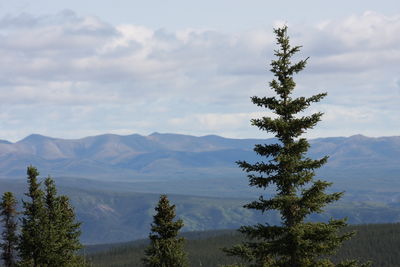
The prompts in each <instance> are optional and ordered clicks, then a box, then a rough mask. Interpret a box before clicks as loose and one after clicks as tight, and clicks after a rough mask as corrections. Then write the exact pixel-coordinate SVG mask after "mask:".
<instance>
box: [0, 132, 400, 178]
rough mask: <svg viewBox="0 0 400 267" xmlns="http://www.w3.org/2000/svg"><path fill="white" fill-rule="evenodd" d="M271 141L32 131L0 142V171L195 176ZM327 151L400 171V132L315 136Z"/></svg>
mask: <svg viewBox="0 0 400 267" xmlns="http://www.w3.org/2000/svg"><path fill="white" fill-rule="evenodd" d="M272 142H275V140H274V139H265V140H261V139H229V138H223V137H220V136H215V135H209V136H202V137H195V136H189V135H178V134H159V133H153V134H151V135H149V136H141V135H138V134H133V135H127V136H120V135H114V134H105V135H99V136H92V137H86V138H82V139H76V140H65V139H57V138H51V137H46V136H42V135H37V134H33V135H30V136H28V137H26V138H24V139H22V140H21V141H18V142H16V143H10V142H7V141H2V142H0V176H2V177H15V176H19V177H21V176H24V172H25V168H26V166H27V165H28V164H34V165H37V167H38V168H39V169H40V170H42V173H43V172H45V173H47V172H48V173H52V174H54V175H62V176H78V177H82V176H83V177H87V178H106V180H110V179H111V180H112V179H113V178H115V177H113V176H110V174H115V173H119V176H121V177H123V176H124V177H125V178H129V179H132V178H137V177H138V176H140V177H142V175H145V176H162V177H164V178H168V176H169V175H179V176H187V175H188V174H190V175H192V176H196V175H199V174H203V173H210V169H212V170H213V171H215V172H218V169H221V168H225V169H226V168H231V169H232V170H233V169H237V167H236V165H235V161H237V160H243V159H245V160H249V161H252V160H253V161H254V160H257V159H258V158H257V156H256V155H255V153H254V152H253V151H252V149H253V146H254V144H257V143H272ZM324 155H329V156H330V159H329V163H328V164H327V166H326V168H327V169H340V170H345V169H348V170H355V169H359V170H363V171H365V170H366V169H373V172H374V173H375V172H377V173H387V172H388V171H390V172H393V173H395V172H397V173H399V172H398V171H400V164H399V163H400V137H380V138H369V137H365V136H362V135H356V136H351V137H347V138H346V137H336V138H319V139H314V140H311V149H310V153H309V156H310V157H313V158H316V157H321V156H324ZM178 170H179V171H178ZM213 171H211V172H213Z"/></svg>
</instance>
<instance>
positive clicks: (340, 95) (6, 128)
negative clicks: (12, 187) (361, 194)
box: [0, 0, 400, 141]
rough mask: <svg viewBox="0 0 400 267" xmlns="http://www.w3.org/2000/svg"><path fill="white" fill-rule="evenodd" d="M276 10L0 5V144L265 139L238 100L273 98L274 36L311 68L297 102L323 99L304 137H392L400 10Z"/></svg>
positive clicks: (251, 110) (273, 6) (251, 0)
mask: <svg viewBox="0 0 400 267" xmlns="http://www.w3.org/2000/svg"><path fill="white" fill-rule="evenodd" d="M281 2H282V3H278V1H265V0H262V1H261V0H247V1H244V0H242V1H239V0H213V1H211V0H202V1H193V0H185V1H184V0H181V1H178V0H158V1H156V0H147V1H135V0H114V1H104V0H96V1H94V0H85V1H77V0H68V1H64V0H58V1H54V0H35V1H33V0H31V1H22V0H13V1H4V0H0V38H1V40H0V139H3V140H9V141H18V140H20V139H22V138H24V137H25V136H27V135H30V134H32V133H36V134H42V135H46V136H52V137H57V138H67V139H71V138H82V137H85V136H90V135H98V134H104V133H114V134H122V135H126V134H133V133H139V134H142V135H148V134H151V133H153V132H160V133H180V134H190V135H196V136H202V135H208V134H217V135H221V136H225V137H232V138H269V137H272V136H273V135H272V134H271V133H266V132H262V131H259V130H258V129H257V128H255V127H254V126H251V125H250V119H252V118H259V117H262V116H272V115H273V114H271V112H270V111H268V110H263V109H261V108H259V107H257V106H255V105H253V104H252V103H251V101H250V97H251V96H254V95H257V96H273V95H274V92H273V91H272V90H271V89H270V88H269V87H268V83H269V81H271V79H272V78H273V76H272V75H271V73H270V72H269V69H270V66H269V64H270V62H271V60H273V59H274V55H273V53H274V52H273V50H274V49H276V44H275V39H274V38H275V37H274V34H273V28H274V27H279V26H282V25H287V26H288V28H289V30H288V32H289V36H290V38H291V42H292V45H302V49H301V51H300V53H298V55H297V56H296V57H295V59H294V60H300V59H304V58H306V57H309V60H308V64H307V67H306V69H305V70H304V71H302V72H300V73H299V74H298V75H296V76H295V81H296V83H297V87H296V89H295V92H294V94H295V96H311V95H313V94H316V93H320V92H327V93H328V96H327V97H326V98H325V99H323V100H322V101H321V102H320V103H318V104H314V105H312V106H311V107H310V108H309V110H308V111H307V112H308V114H310V113H312V112H318V111H321V112H323V113H324V116H323V118H322V121H321V122H320V123H319V124H318V125H317V126H316V127H315V128H314V129H311V130H309V131H308V132H307V133H306V136H307V137H309V138H317V137H329V136H351V135H355V134H363V135H366V136H372V137H378V136H394V135H396V136H398V135H400V134H399V129H400V120H399V118H400V108H399V103H400V67H399V65H400V64H399V63H400V34H399V33H400V2H398V0H396V1H394V0H393V1H390V0H383V1H368V0H367V1H365V0H364V1H361V0H353V1H342V0H338V1H320V0H305V1H281ZM306 114H307V113H306Z"/></svg>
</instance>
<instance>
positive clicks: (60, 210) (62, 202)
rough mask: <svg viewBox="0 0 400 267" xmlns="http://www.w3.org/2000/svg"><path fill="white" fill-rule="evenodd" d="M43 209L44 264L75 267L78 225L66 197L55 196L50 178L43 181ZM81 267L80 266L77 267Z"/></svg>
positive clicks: (80, 246) (77, 247) (54, 188)
mask: <svg viewBox="0 0 400 267" xmlns="http://www.w3.org/2000/svg"><path fill="white" fill-rule="evenodd" d="M44 184H45V207H46V215H47V219H46V220H44V223H45V224H46V227H45V236H46V240H47V245H46V250H47V251H46V264H47V265H48V266H60V267H61V266H77V265H76V262H77V261H79V256H77V255H76V252H77V251H78V250H79V249H80V248H82V245H81V244H80V241H79V237H80V234H81V232H80V230H79V228H80V223H78V222H76V218H75V213H74V210H73V208H72V206H71V205H70V203H69V199H68V197H66V196H63V195H62V196H57V189H56V186H55V184H54V180H53V179H52V178H51V177H47V178H46V179H45V182H44ZM79 266H81V265H79Z"/></svg>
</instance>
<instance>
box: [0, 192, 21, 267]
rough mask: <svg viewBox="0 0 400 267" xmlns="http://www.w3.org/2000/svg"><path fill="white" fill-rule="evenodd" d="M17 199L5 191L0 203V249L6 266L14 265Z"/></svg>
mask: <svg viewBox="0 0 400 267" xmlns="http://www.w3.org/2000/svg"><path fill="white" fill-rule="evenodd" d="M16 206H17V200H16V199H15V197H14V195H13V193H11V192H5V193H4V194H3V197H2V201H1V204H0V208H1V216H2V219H1V221H2V222H3V233H2V235H1V236H2V238H3V242H2V243H1V245H0V247H1V249H2V253H1V258H2V259H3V262H4V265H5V266H6V267H13V266H16V263H17V261H16V257H17V246H18V235H17V219H16V216H17V214H18V213H17V209H16Z"/></svg>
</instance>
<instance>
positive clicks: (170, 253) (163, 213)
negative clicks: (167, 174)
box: [143, 195, 188, 267]
mask: <svg viewBox="0 0 400 267" xmlns="http://www.w3.org/2000/svg"><path fill="white" fill-rule="evenodd" d="M155 210H156V215H154V217H153V218H154V220H153V223H152V225H151V233H150V235H149V238H150V245H149V247H148V248H147V249H146V250H145V254H146V256H145V257H144V258H143V263H144V265H145V266H148V267H172V266H174V267H184V266H188V260H187V255H186V253H185V252H184V250H183V244H184V239H183V238H182V237H178V232H179V230H180V229H181V228H182V227H183V221H182V220H177V221H173V220H174V218H175V205H172V206H171V205H170V203H169V200H168V198H167V196H166V195H161V196H160V200H159V202H158V205H157V207H156V208H155Z"/></svg>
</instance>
